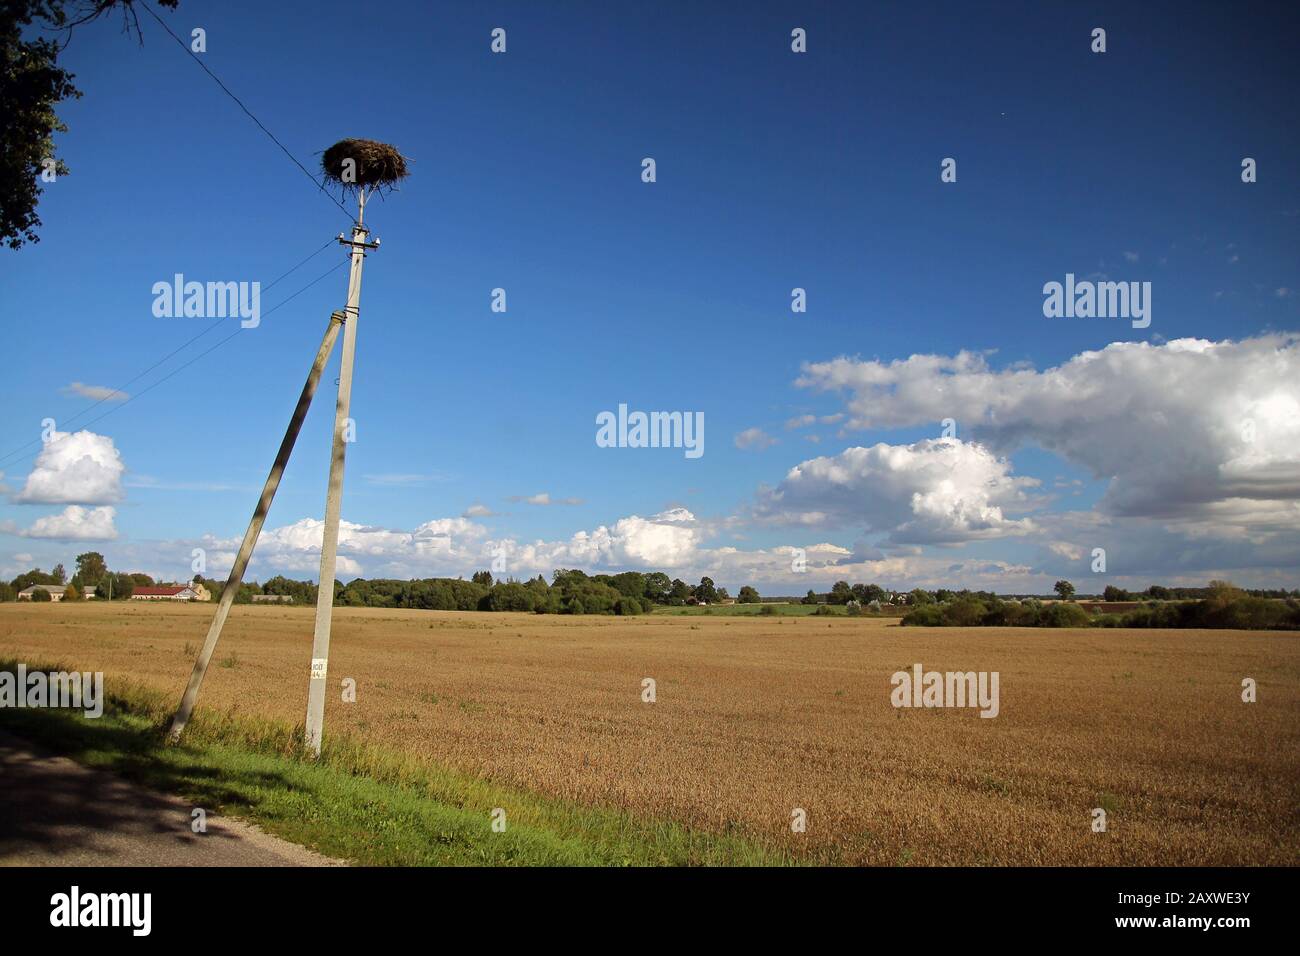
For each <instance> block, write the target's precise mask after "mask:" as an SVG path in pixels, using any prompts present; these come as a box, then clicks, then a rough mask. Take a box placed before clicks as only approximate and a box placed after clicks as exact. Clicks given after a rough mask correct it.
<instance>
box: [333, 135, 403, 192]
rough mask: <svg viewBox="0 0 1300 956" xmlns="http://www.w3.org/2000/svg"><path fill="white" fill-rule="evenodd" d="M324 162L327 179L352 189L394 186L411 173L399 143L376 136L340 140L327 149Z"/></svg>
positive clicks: (346, 188) (384, 188) (383, 188)
mask: <svg viewBox="0 0 1300 956" xmlns="http://www.w3.org/2000/svg"><path fill="white" fill-rule="evenodd" d="M348 160H351V161H352V162H350V163H349V162H348ZM320 166H321V170H322V171H323V172H324V173H325V178H326V180H328V181H329V182H332V183H335V184H336V185H339V186H342V187H343V188H344V189H345V190H352V191H355V190H357V189H379V190H386V189H392V188H393V187H394V186H396V185H397V184H398V183H399V182H401V181H402V180H403V179H405V178H406V177H407V176H409V175H410V173H409V172H408V170H407V168H406V157H405V156H403V155H402V154H401V153H399V152H398V151H397V149H396V147H393V146H389V145H388V144H387V143H379V142H376V141H375V140H373V139H341V140H339V141H338V142H337V143H335V144H334V145H333V146H331V147H330V148H329V149H327V150H325V155H324V156H322V157H321V161H320Z"/></svg>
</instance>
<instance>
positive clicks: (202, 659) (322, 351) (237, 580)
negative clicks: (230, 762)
mask: <svg viewBox="0 0 1300 956" xmlns="http://www.w3.org/2000/svg"><path fill="white" fill-rule="evenodd" d="M344 322H345V316H344V314H343V313H342V312H335V313H333V314H332V315H331V316H330V321H329V325H328V326H327V327H326V329H325V336H324V338H323V339H322V340H321V344H320V348H319V349H318V350H317V352H316V359H315V361H314V362H312V366H311V370H310V371H309V372H308V373H307V381H306V382H305V383H304V384H303V386H302V393H301V394H300V395H299V396H298V404H297V406H296V407H295V408H294V410H293V416H292V417H291V418H290V419H289V427H288V429H286V430H285V433H284V440H283V441H281V442H280V450H279V451H278V452H277V453H276V456H275V463H274V464H273V465H272V466H271V471H270V474H268V475H267V476H266V483H265V484H264V485H263V486H262V496H261V498H259V499H258V502H257V507H256V509H254V511H253V517H252V519H251V520H250V521H249V522H248V530H247V531H245V532H244V540H243V541H242V542H241V543H240V545H239V553H238V555H236V556H235V563H234V564H233V565H232V566H231V568H230V577H229V578H227V579H226V587H225V589H224V590H223V591H222V592H221V600H220V601H218V602H217V610H216V613H215V614H213V616H212V624H211V625H210V626H209V627H208V636H207V638H206V640H204V642H203V648H202V650H200V651H199V656H198V659H197V660H195V662H194V670H193V672H192V673H191V674H190V682H189V686H188V687H186V688H185V694H184V695H183V696H182V697H181V703H180V707H179V708H178V709H177V711H176V716H175V717H174V718H172V725H171V729H170V730H169V731H168V735H167V736H168V739H169V740H171V741H172V742H173V743H175V742H176V741H178V740H180V736H181V733H182V732H183V731H184V730H185V725H186V724H188V723H189V720H190V716H191V714H193V712H194V704H195V702H196V701H197V700H198V696H199V688H200V687H201V686H202V685H203V676H204V674H206V673H207V670H208V664H209V663H211V661H212V655H213V653H214V652H215V651H216V649H217V641H218V640H219V639H220V638H221V629H222V627H224V626H225V623H226V617H227V616H228V615H229V614H230V605H231V604H232V603H234V600H235V594H236V593H237V592H238V591H239V586H240V584H241V583H242V582H243V580H244V571H245V569H247V567H248V562H249V559H250V558H252V556H253V548H254V547H255V546H256V545H257V538H258V536H259V535H260V534H261V533H262V525H263V524H265V522H266V516H267V513H268V512H269V511H270V510H271V502H272V501H273V500H274V498H275V492H276V489H278V488H279V487H280V478H281V476H282V475H283V474H284V469H285V466H286V465H287V464H288V463H289V455H290V454H291V453H292V452H293V446H294V444H295V443H296V442H297V440H298V433H299V432H300V431H301V430H302V423H303V420H304V419H306V417H307V410H308V409H309V408H310V407H311V402H312V398H313V397H314V396H315V394H316V386H317V385H319V384H320V377H321V372H322V371H324V369H325V363H326V362H328V361H329V357H330V353H332V352H333V351H334V343H335V342H336V341H337V340H338V336H339V329H340V328H342V326H343V325H344ZM331 590H332V589H331Z"/></svg>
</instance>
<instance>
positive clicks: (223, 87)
mask: <svg viewBox="0 0 1300 956" xmlns="http://www.w3.org/2000/svg"><path fill="white" fill-rule="evenodd" d="M140 6H142V7H144V8H145V10H147V11H148V12H149V16H151V17H153V18H154V19H155V20H157V21H158V25H159V26H160V27H162V28H163V29H164V30H166V31H167V32H168V33H169V34H170V35H171V38H172V39H173V40H175V41H176V42H177V43H178V44H180V48H181V49H182V50H184V51H185V52H186V53H187V54H188V55H189V57H190V59H192V60H193V61H194V62H195V63H197V64H198V65H199V66H200V67H202V69H203V72H204V73H206V74H208V76H210V77H212V79H213V81H214V82H215V83H216V84H217V86H219V87H221V90H222V92H223V93H225V94H226V95H227V96H229V97H230V98H231V99H232V100H234V101H235V104H236V105H237V106H238V107H239V108H240V109H241V110H243V111H244V113H245V114H246V115H247V116H248V118H249V119H251V120H252V121H253V122H254V123H256V124H257V126H258V129H260V130H261V131H262V132H263V133H265V134H266V135H267V136H269V137H270V138H271V142H273V143H275V145H276V146H279V147H280V151H281V152H282V153H284V155H286V156H288V157H289V159H290V161H291V162H292V163H293V164H294V165H295V166H297V167H298V168H299V169H301V170H302V174H303V175H304V176H306V177H307V178H308V179H310V180H311V181H312V185H314V186H315V187H316V188H317V189H319V190H320V191H321V193H322V194H323V195H325V196H327V197H329V200H330V202H332V203H334V205H336V206H338V207H339V208H340V209H342V210H343V215H345V216H347V217H348V221H349V222H356V217H354V216H353V215H352V213H351V212H350V211H349V210H348V207H347V206H345V205H343V203H341V202H339V201H338V200H337V199H335V198H334V196H333V195H331V194H330V192H329V191H328V190H327V189H326V188H325V184H324V183H322V182H321V181H320V180H319V179H317V178H316V177H315V176H314V175H312V173H311V172H310V170H308V169H307V167H306V166H304V165H303V164H302V163H300V162H298V158H297V157H296V156H294V155H293V153H291V152H289V149H288V147H286V146H285V145H284V143H282V142H280V140H279V139H277V138H276V135H275V134H274V133H272V132H271V131H270V130H269V129H267V128H266V125H265V124H264V123H263V122H262V121H261V120H260V119H258V118H257V117H256V116H254V115H253V112H252V110H250V109H249V108H248V107H247V106H245V105H244V103H243V100H241V99H240V98H239V97H238V96H236V95H235V94H234V93H232V92H230V88H229V87H228V86H226V84H225V83H222V82H221V78H220V77H219V76H217V74H215V73H213V72H212V71H211V70H209V69H208V65H207V64H206V63H204V62H203V61H202V60H201V59H199V58H198V56H197V55H196V54H195V53H194V51H193V50H191V49H190V48H189V47H188V46H186V45H185V41H184V40H182V39H181V38H180V37H178V36H177V35H176V34H175V33H173V32H172V28H171V27H169V26H168V25H167V23H166V22H165V21H164V20H163V19H162V17H160V16H158V14H156V13H154V11H153V8H152V7H151V6H149V4H147V3H145V2H143V0H141V2H140Z"/></svg>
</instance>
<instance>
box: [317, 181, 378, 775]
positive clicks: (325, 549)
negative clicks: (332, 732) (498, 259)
mask: <svg viewBox="0 0 1300 956" xmlns="http://www.w3.org/2000/svg"><path fill="white" fill-rule="evenodd" d="M361 215H362V216H364V215H365V193H364V192H363V193H362V194H361ZM361 222H362V218H361V216H359V217H358V218H357V223H356V225H354V226H353V227H352V240H351V241H350V242H349V241H347V240H344V239H342V238H340V239H339V242H340V243H342V244H344V245H348V246H351V247H352V269H351V272H350V273H349V275H348V305H347V309H346V310H345V311H346V312H347V318H346V320H345V324H344V328H343V356H342V359H341V360H340V363H339V397H338V404H337V405H336V406H335V408H334V447H333V451H332V454H331V457H330V480H329V488H328V490H327V491H326V494H325V528H324V534H323V537H322V540H321V551H320V578H319V586H318V587H317V589H316V592H317V593H316V628H315V631H314V633H313V636H312V643H311V680H310V683H309V684H308V685H307V723H306V727H307V730H306V737H305V743H306V745H307V749H308V750H309V751H311V753H312V755H313V756H317V757H319V756H320V746H321V737H322V736H323V733H324V727H325V675H326V671H327V670H328V668H329V656H330V623H331V618H332V615H333V611H334V566H335V563H336V559H337V556H338V546H339V512H340V510H341V508H342V503H343V463H344V458H345V457H346V455H347V447H348V440H349V439H348V435H347V434H346V431H347V428H348V411H349V409H350V407H351V404H352V360H353V358H354V356H355V355H356V348H357V314H358V312H359V310H360V308H361V266H362V264H363V263H364V262H365V259H366V250H367V249H373V248H374V247H375V244H374V243H368V242H366V238H367V235H368V234H367V232H366V230H365V227H363V226H362V225H361Z"/></svg>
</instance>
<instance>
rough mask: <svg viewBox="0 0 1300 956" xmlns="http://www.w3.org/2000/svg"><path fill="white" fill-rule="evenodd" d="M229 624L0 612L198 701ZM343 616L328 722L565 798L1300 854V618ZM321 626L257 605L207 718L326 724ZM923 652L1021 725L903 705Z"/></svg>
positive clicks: (37, 653)
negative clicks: (1289, 624)
mask: <svg viewBox="0 0 1300 956" xmlns="http://www.w3.org/2000/svg"><path fill="white" fill-rule="evenodd" d="M211 613H212V607H211V605H208V606H204V605H180V606H161V605H141V604H125V605H111V606H110V605H105V604H85V605H64V604H53V605H32V604H17V605H15V604H7V605H0V657H10V658H15V659H18V660H25V661H32V662H36V663H41V664H50V663H59V664H62V665H66V666H68V667H75V668H77V669H80V670H102V671H104V672H105V674H106V677H107V680H108V682H109V685H110V687H111V686H112V684H113V682H114V681H115V680H128V679H129V680H132V681H136V682H139V683H142V684H144V685H147V686H150V687H154V688H157V689H160V690H163V691H165V692H168V693H174V694H175V695H176V696H177V698H178V699H179V695H180V692H181V690H182V689H183V687H184V685H185V682H186V680H187V679H188V675H189V671H190V667H191V664H192V662H193V658H194V654H195V652H196V651H197V648H198V646H199V644H200V643H201V641H202V639H203V636H204V634H205V632H206V628H207V624H208V621H209V619H210V617H211ZM334 620H335V624H334V641H333V645H332V649H331V656H330V664H329V678H330V682H331V686H332V687H333V688H334V690H332V691H331V694H330V698H329V703H328V705H327V711H326V724H325V732H326V737H327V739H328V738H329V737H330V735H340V734H347V735H350V736H354V737H357V738H361V739H364V740H366V741H369V742H372V743H374V744H377V745H380V746H383V747H386V748H390V749H395V750H401V751H405V752H407V753H410V754H412V755H415V756H417V757H419V758H420V759H425V760H429V761H434V762H437V763H441V764H444V765H448V766H451V767H454V768H456V769H458V770H461V771H464V772H468V773H472V774H475V775H478V776H482V777H486V778H490V779H492V780H495V781H498V782H501V783H506V784H509V785H512V786H518V787H523V788H527V789H529V790H533V791H537V792H539V793H542V794H546V795H550V796H554V797H558V798H563V799H567V800H572V801H577V802H581V803H596V804H603V805H607V806H614V807H618V808H623V809H625V810H627V811H629V812H631V813H633V814H635V815H637V816H641V817H646V818H651V819H655V818H667V819H672V820H675V821H679V822H681V823H684V824H686V825H689V826H693V827H698V828H701V829H706V830H711V831H721V830H730V831H732V832H740V833H744V834H748V835H752V836H754V837H755V838H756V839H759V840H761V841H763V842H765V843H768V844H770V845H772V846H775V847H781V848H785V849H790V850H793V851H794V852H795V853H797V854H800V855H807V857H808V858H809V859H811V860H817V861H823V862H839V863H854V864H857V863H862V864H890V865H892V864H897V863H900V862H906V863H912V864H1031V865H1042V864H1047V865H1054V864H1139V865H1156V864H1172V865H1182V864H1208V865H1218V864H1247V865H1250V864H1291V865H1294V864H1296V863H1297V862H1300V852H1298V847H1300V840H1298V837H1300V801H1298V800H1297V797H1298V796H1300V794H1298V791H1300V635H1294V634H1287V633H1262V632H1237V631H1134V630H1050V629H996V628H983V629H969V630H966V629H919V628H902V627H898V626H897V625H896V624H895V623H894V622H893V621H886V620H875V619H855V618H832V619H829V620H828V619H825V618H817V617H806V618H782V617H763V618H758V617H755V618H738V617H721V616H719V617H655V616H649V617H641V618H632V619H627V618H602V617H557V616H537V615H527V614H487V613H454V612H431V611H398V610H375V609H355V608H340V609H337V610H336V612H335V619H334ZM311 630H312V610H311V609H310V608H268V607H237V608H235V609H234V611H233V612H232V614H231V617H230V621H229V623H228V625H227V627H226V632H225V634H224V636H223V638H222V643H221V645H220V647H219V648H218V650H217V654H216V657H215V658H214V661H213V666H212V668H211V669H210V670H209V672H208V676H207V680H206V683H205V685H204V688H203V694H202V697H201V699H200V708H207V709H220V710H223V711H234V712H236V713H238V714H246V715H259V716H265V717H271V718H275V719H278V720H281V721H284V722H286V723H297V722H300V721H301V720H302V717H303V712H304V709H305V700H306V690H307V680H308V668H309V658H310V655H311ZM916 663H921V664H923V665H924V667H925V669H926V670H941V671H947V670H959V671H972V670H973V671H997V672H999V674H1000V713H999V715H998V716H997V717H996V718H994V719H982V718H980V717H979V716H978V714H977V712H976V711H974V710H957V709H914V710H909V709H895V708H894V707H893V706H892V705H891V703H890V691H891V685H890V676H891V675H892V674H893V673H894V672H895V671H898V670H908V669H910V668H911V667H912V665H913V664H916ZM647 677H649V678H653V679H654V681H655V682H656V688H655V690H656V700H655V702H654V703H646V702H643V700H642V681H643V679H644V678H647ZM1245 677H1251V678H1254V679H1255V681H1256V682H1257V684H1258V701H1257V702H1255V703H1244V702H1243V701H1242V699H1241V683H1242V679H1243V678H1245ZM345 678H353V679H354V680H355V681H356V696H357V699H356V702H355V703H346V702H344V701H343V699H342V693H341V686H342V681H343V680H344V679H345ZM1096 807H1102V808H1104V809H1105V810H1106V811H1107V830H1106V832H1105V833H1096V832H1093V828H1092V821H1093V814H1092V811H1093V808H1096ZM796 808H801V809H803V810H805V811H806V816H807V828H806V832H804V833H799V834H796V833H794V832H792V830H791V826H790V821H791V817H792V813H793V812H794V811H795V809H796Z"/></svg>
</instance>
